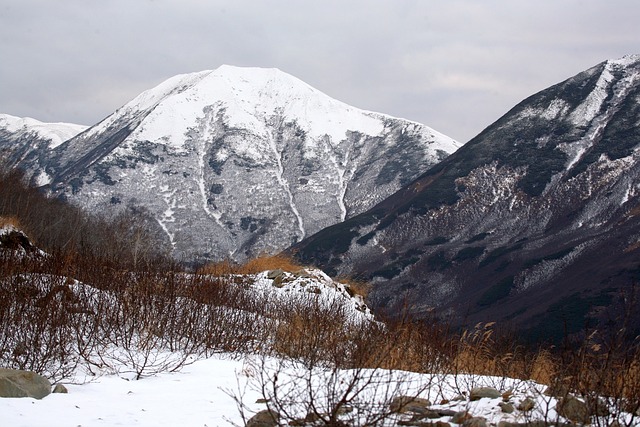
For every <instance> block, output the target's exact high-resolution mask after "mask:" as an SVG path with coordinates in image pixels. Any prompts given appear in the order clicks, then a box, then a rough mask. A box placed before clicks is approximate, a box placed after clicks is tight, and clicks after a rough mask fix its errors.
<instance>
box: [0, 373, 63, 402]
mask: <svg viewBox="0 0 640 427" xmlns="http://www.w3.org/2000/svg"><path fill="white" fill-rule="evenodd" d="M49 393H51V383H49V380H47V379H46V378H45V377H43V376H42V375H39V374H36V373H35V372H31V371H20V370H16V369H3V368H0V397H33V398H35V399H42V398H43V397H45V396H48V395H49Z"/></svg>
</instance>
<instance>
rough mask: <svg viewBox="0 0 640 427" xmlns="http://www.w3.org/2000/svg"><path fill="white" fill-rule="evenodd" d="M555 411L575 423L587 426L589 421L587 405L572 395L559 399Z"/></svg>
mask: <svg viewBox="0 0 640 427" xmlns="http://www.w3.org/2000/svg"><path fill="white" fill-rule="evenodd" d="M556 411H557V412H558V414H560V415H562V416H563V417H565V418H566V419H568V420H570V421H573V422H575V423H581V424H587V423H589V421H590V416H589V408H588V407H587V404H586V403H584V402H583V401H581V400H579V399H577V398H576V397H574V396H572V395H568V396H567V397H565V398H562V399H559V400H558V404H557V405H556Z"/></svg>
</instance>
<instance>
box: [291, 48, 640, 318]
mask: <svg viewBox="0 0 640 427" xmlns="http://www.w3.org/2000/svg"><path fill="white" fill-rule="evenodd" d="M638 76H640V56H637V55H636V56H629V57H625V58H622V59H620V60H610V61H606V62H603V63H601V64H598V65H596V66H594V67H592V68H591V69H589V70H586V71H584V72H582V73H579V74H577V75H576V76H574V77H572V78H569V79H567V80H565V81H564V82H561V83H559V84H557V85H554V86H551V87H550V88H548V89H545V90H543V91H541V92H539V93H537V94H534V95H532V96H530V97H528V98H527V99H525V100H523V101H522V102H521V103H519V104H518V105H516V106H515V107H514V108H512V109H511V110H510V111H509V112H507V113H506V114H505V115H504V116H503V117H501V118H500V119H498V120H497V121H496V122H495V123H494V124H492V125H490V126H489V127H487V128H486V129H485V130H484V131H483V132H481V133H480V134H479V135H478V136H477V137H475V138H474V139H472V140H471V141H469V142H468V143H467V144H465V145H464V146H463V147H461V148H460V149H459V150H458V151H457V152H456V153H454V154H452V155H451V156H449V157H448V158H447V159H444V160H443V161H442V162H441V163H439V164H437V165H435V166H434V167H432V168H431V169H429V170H428V171H427V172H426V173H424V174H423V175H421V176H420V177H418V178H417V179H416V180H415V181H413V182H412V183H410V184H408V185H406V186H405V187H403V188H402V189H401V190H399V191H398V192H396V193H394V194H393V195H391V196H390V197H388V198H387V199H385V200H384V201H382V202H381V203H379V204H378V205H376V206H374V207H372V208H371V209H370V210H369V211H367V212H365V213H363V214H361V215H359V216H357V217H355V218H353V219H351V220H347V221H346V222H344V223H342V224H338V225H335V226H332V227H330V228H328V229H326V230H323V231H321V232H320V233H318V234H316V235H314V236H311V237H310V238H308V239H306V240H304V241H303V242H301V243H299V244H297V245H295V246H294V247H293V249H292V250H291V252H292V253H294V254H295V256H296V257H298V259H299V260H301V261H302V262H309V263H313V264H315V265H318V266H320V267H321V268H324V269H325V270H326V271H328V272H329V273H330V274H352V275H356V276H361V277H363V278H364V279H369V280H372V281H373V282H374V283H375V286H374V290H373V292H372V294H371V298H372V299H373V300H375V303H374V306H376V307H375V308H377V309H378V310H391V311H393V310H394V309H393V308H392V307H399V306H401V305H402V304H405V303H406V302H407V301H411V302H412V306H413V310H414V313H431V312H432V311H433V310H434V309H437V310H438V311H439V312H440V314H442V315H447V316H451V317H452V318H455V319H456V321H457V322H461V321H465V322H471V323H472V322H474V321H487V320H498V321H503V322H507V321H508V322H514V323H516V324H520V325H522V324H527V323H529V324H528V326H527V327H533V325H534V324H535V325H539V324H543V323H544V321H545V319H544V316H545V315H547V316H548V315H549V313H550V311H554V310H555V312H558V310H560V311H562V310H563V308H562V304H568V305H570V303H571V304H573V303H574V302H575V301H581V302H580V304H581V306H580V310H581V311H580V314H579V315H575V316H573V315H572V316H573V317H574V318H572V323H571V328H576V329H577V326H576V325H577V324H578V323H580V322H582V325H583V324H584V322H585V318H588V319H592V318H593V317H597V315H596V314H595V311H593V310H590V309H588V307H587V306H588V305H589V304H590V303H589V301H591V303H593V304H594V305H597V306H599V307H608V306H614V305H615V304H613V302H612V301H613V300H614V299H616V296H615V295H614V294H615V293H616V292H618V291H620V292H621V290H625V289H628V285H629V284H630V283H632V282H633V281H634V280H637V278H638V277H637V273H634V271H636V268H633V267H631V265H633V259H635V258H634V257H636V254H635V249H633V248H634V247H635V243H634V242H635V241H636V240H637V239H638V237H637V236H640V229H639V228H637V227H638V223H637V220H636V219H635V215H633V214H632V212H634V210H633V209H634V206H636V205H638V204H640V200H639V199H638V194H639V193H638V188H640V187H638V182H640V175H639V173H640V165H639V162H638V154H637V147H638V142H639V141H640V138H639V137H640V135H639V134H638V130H637V127H635V126H634V125H633V123H637V122H638V121H639V120H640V108H639V100H640V84H639V81H640V79H639V78H638ZM600 252H604V254H601V253H600ZM604 260H607V263H608V264H607V263H605V262H604ZM630 263H631V264H630ZM596 266H598V267H597V268H596ZM576 277H579V278H580V280H575V278H576ZM571 292H573V293H571ZM543 294H544V295H546V296H547V299H546V300H545V299H544V298H542V297H541V296H540V295H543ZM574 294H575V295H574ZM572 295H574V296H573V297H572ZM561 301H564V302H563V303H562V304H561V305H560V306H558V305H557V304H560V302H561ZM554 304H555V305H554ZM585 307H587V308H585ZM447 313H448V314H447ZM592 320H593V319H592ZM600 320H602V319H600Z"/></svg>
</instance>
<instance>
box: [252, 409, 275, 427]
mask: <svg viewBox="0 0 640 427" xmlns="http://www.w3.org/2000/svg"><path fill="white" fill-rule="evenodd" d="M279 421H280V415H278V413H277V412H274V411H271V410H269V409H265V410H264V411H260V412H258V413H257V414H255V415H254V416H253V417H251V418H249V421H247V427H276V426H277V425H278V423H279Z"/></svg>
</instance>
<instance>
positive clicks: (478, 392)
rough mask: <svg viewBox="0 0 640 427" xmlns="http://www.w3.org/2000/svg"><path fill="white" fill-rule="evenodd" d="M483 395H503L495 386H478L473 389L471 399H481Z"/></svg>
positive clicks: (492, 397)
mask: <svg viewBox="0 0 640 427" xmlns="http://www.w3.org/2000/svg"><path fill="white" fill-rule="evenodd" d="M483 397H488V398H490V399H496V398H498V397H502V393H500V392H499V391H498V390H496V389H495V388H493V387H476V388H474V389H471V393H470V399H471V401H474V400H480V399H482V398H483Z"/></svg>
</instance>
